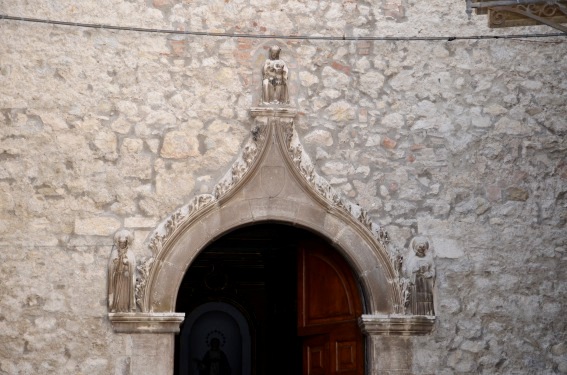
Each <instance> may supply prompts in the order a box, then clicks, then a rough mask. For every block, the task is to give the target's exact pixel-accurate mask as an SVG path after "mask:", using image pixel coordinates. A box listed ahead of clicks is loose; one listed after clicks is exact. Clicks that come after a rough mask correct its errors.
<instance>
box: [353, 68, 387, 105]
mask: <svg viewBox="0 0 567 375" xmlns="http://www.w3.org/2000/svg"><path fill="white" fill-rule="evenodd" d="M383 85H384V76H383V75H382V74H380V73H379V72H377V71H370V72H368V73H364V74H362V75H361V77H360V82H359V87H360V91H362V92H364V93H365V94H368V95H370V97H372V98H373V99H376V98H378V94H379V92H380V91H381V90H382V86H383Z"/></svg>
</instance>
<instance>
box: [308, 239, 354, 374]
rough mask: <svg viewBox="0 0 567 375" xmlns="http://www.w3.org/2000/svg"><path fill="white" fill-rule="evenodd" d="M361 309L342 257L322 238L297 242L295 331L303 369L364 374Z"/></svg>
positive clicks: (330, 372) (315, 372)
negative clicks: (300, 350)
mask: <svg viewBox="0 0 567 375" xmlns="http://www.w3.org/2000/svg"><path fill="white" fill-rule="evenodd" d="M361 314H362V304H361V299H360V293H359V290H358V287H357V284H356V281H355V279H354V277H353V274H352V271H351V268H350V266H349V265H348V263H347V262H346V261H345V260H344V259H343V258H342V257H341V256H340V255H339V254H338V253H337V252H336V250H334V249H333V248H331V247H330V246H329V245H328V244H326V243H324V242H323V241H318V240H313V241H306V242H303V243H302V244H300V246H299V254H298V324H297V325H298V327H297V332H298V336H299V337H300V339H301V340H302V351H303V375H334V374H341V375H363V374H364V353H363V351H364V348H363V340H362V334H361V332H360V329H359V328H358V318H359V317H360V315H361Z"/></svg>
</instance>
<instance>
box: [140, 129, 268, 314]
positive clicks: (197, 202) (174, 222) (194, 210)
mask: <svg viewBox="0 0 567 375" xmlns="http://www.w3.org/2000/svg"><path fill="white" fill-rule="evenodd" d="M251 135H252V137H251V139H250V140H249V141H248V143H247V144H246V146H245V147H244V150H243V151H242V153H241V154H240V156H239V158H238V159H237V160H236V162H235V163H234V164H233V165H232V167H231V169H230V170H229V171H228V172H227V173H226V174H225V176H224V177H223V178H222V179H221V180H220V181H219V182H218V183H217V185H216V186H215V187H214V189H213V194H201V195H198V196H196V197H194V198H193V199H192V200H191V202H189V203H188V204H186V205H185V206H183V207H181V208H179V209H178V210H177V211H175V212H174V213H173V214H172V215H170V216H169V217H168V218H167V219H165V220H164V221H162V222H161V223H160V224H159V225H158V227H157V229H156V230H155V231H154V232H153V234H152V235H151V237H150V240H149V244H148V247H149V248H150V250H151V251H152V254H153V256H152V257H149V258H145V259H144V260H143V262H141V263H140V265H139V266H138V271H139V275H138V279H137V282H136V287H135V289H136V301H137V302H138V305H139V306H140V308H141V309H142V311H146V306H144V300H143V298H144V295H145V289H146V283H147V279H148V277H149V273H150V270H151V268H152V266H153V262H154V260H155V258H156V257H157V256H158V254H159V253H160V252H161V250H162V249H163V248H164V246H165V245H166V243H167V241H169V239H170V238H171V237H172V235H173V233H175V231H176V230H177V229H178V228H179V227H180V226H181V225H183V224H185V223H187V222H189V221H190V220H192V219H193V218H194V217H196V216H197V214H198V213H199V212H201V211H202V210H203V209H205V208H206V207H209V206H211V205H213V204H215V203H216V202H217V201H218V200H219V198H221V197H222V196H224V195H225V194H226V193H227V192H229V191H230V190H231V189H233V188H234V187H235V186H236V185H237V183H238V182H239V181H240V180H241V179H242V178H243V177H244V176H245V175H246V173H247V172H248V171H249V170H250V167H251V166H252V164H253V163H254V161H255V160H256V158H257V157H258V154H259V151H260V150H261V149H262V147H263V146H264V144H265V141H266V126H265V125H257V126H255V127H254V128H253V129H252V130H251Z"/></svg>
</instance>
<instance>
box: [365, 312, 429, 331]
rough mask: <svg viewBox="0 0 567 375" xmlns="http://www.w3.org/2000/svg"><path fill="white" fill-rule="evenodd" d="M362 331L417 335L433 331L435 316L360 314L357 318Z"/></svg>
mask: <svg viewBox="0 0 567 375" xmlns="http://www.w3.org/2000/svg"><path fill="white" fill-rule="evenodd" d="M358 325H359V327H360V329H361V330H362V333H364V334H365V335H369V336H375V335H382V336H417V335H427V334H429V333H431V331H433V327H434V326H435V316H429V315H362V316H361V317H360V318H359V319H358Z"/></svg>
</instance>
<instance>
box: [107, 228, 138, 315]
mask: <svg viewBox="0 0 567 375" xmlns="http://www.w3.org/2000/svg"><path fill="white" fill-rule="evenodd" d="M133 241H134V236H133V235H132V233H131V232H130V231H128V230H125V229H121V230H119V231H118V232H116V234H115V235H114V246H115V249H116V250H114V248H113V250H112V252H111V254H110V260H109V262H108V309H109V311H110V312H133V311H136V302H135V289H136V259H135V258H134V254H133V253H132V251H131V250H130V247H131V245H132V242H133Z"/></svg>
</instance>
